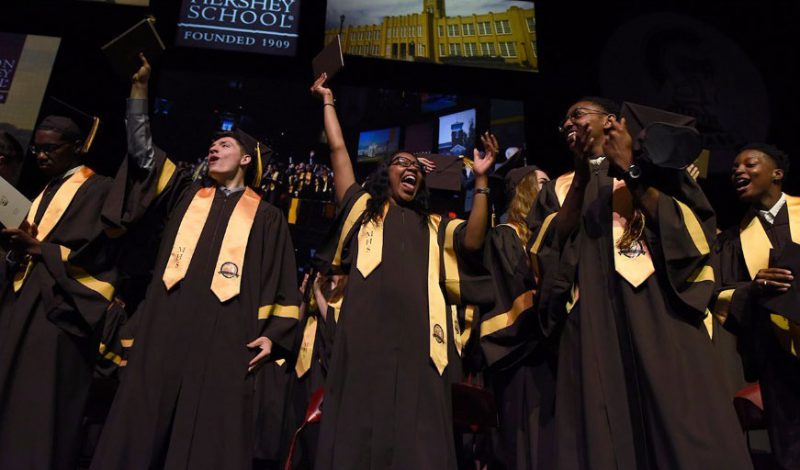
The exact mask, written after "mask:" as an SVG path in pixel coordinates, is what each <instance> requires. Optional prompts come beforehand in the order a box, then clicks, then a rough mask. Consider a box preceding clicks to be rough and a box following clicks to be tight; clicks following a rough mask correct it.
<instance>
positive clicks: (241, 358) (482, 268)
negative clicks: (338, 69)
mask: <svg viewBox="0 0 800 470" xmlns="http://www.w3.org/2000/svg"><path fill="white" fill-rule="evenodd" d="M131 72H132V86H131V93H130V97H129V99H128V101H127V110H126V131H127V156H126V158H125V160H124V161H123V163H122V165H121V166H120V168H119V170H118V172H117V173H116V175H115V176H114V177H113V178H112V177H106V176H101V175H99V174H96V173H95V172H94V171H92V170H91V169H90V168H88V167H87V166H85V165H84V164H83V159H84V156H85V154H86V152H87V151H88V150H89V147H90V144H91V140H92V138H91V135H87V133H88V130H87V129H84V128H81V126H80V125H79V124H78V123H77V122H76V121H75V120H74V119H72V118H70V117H68V116H48V117H46V118H45V119H44V120H43V121H42V122H41V123H40V124H39V126H38V127H37V129H36V130H35V134H34V139H33V145H32V147H31V149H30V154H31V155H32V158H35V159H36V162H37V166H38V168H39V170H40V171H41V172H42V174H44V175H45V176H46V177H47V178H48V180H49V182H48V184H47V185H46V187H45V188H44V190H43V191H42V192H41V194H40V195H39V196H37V197H36V199H35V200H34V201H33V203H32V206H31V208H30V211H29V213H28V215H27V218H26V220H25V221H24V222H23V224H22V226H20V227H18V228H15V227H6V228H4V229H3V231H2V244H3V248H4V250H6V257H5V261H4V266H3V271H2V282H3V286H2V293H0V469H17V468H25V469H75V468H79V466H84V465H88V466H90V468H92V469H96V470H104V469H115V470H116V469H131V470H145V469H178V468H180V469H192V470H194V469H252V468H256V469H278V468H287V469H288V468H294V469H316V470H341V469H356V470H361V469H374V470H382V469H396V470H405V469H431V470H440V469H456V468H459V469H462V468H464V469H466V468H472V469H474V468H478V469H489V470H491V469H513V470H531V469H565V470H572V469H575V470H577V469H716V468H719V469H723V468H724V469H750V468H754V465H755V466H757V467H759V468H778V469H791V468H800V439H799V438H798V436H800V364H798V353H797V351H798V349H800V324H798V322H797V320H798V311H797V310H796V308H797V302H796V301H795V297H793V296H792V295H794V296H796V290H797V286H796V284H795V281H794V277H793V273H794V269H795V268H798V267H800V264H798V262H800V256H798V255H797V254H796V253H797V248H796V246H797V245H796V244H797V243H800V199H798V198H795V197H793V196H789V195H787V194H784V193H783V191H782V185H783V182H784V181H785V178H786V175H787V173H788V170H789V158H788V156H787V155H786V154H785V153H784V152H782V151H780V150H779V149H777V148H775V147H774V146H771V145H766V144H752V145H748V146H746V147H744V148H743V149H742V150H741V152H740V153H739V154H738V155H737V156H736V159H735V161H734V162H732V170H731V184H732V185H733V186H734V188H735V190H736V192H737V194H738V196H739V199H740V201H741V203H742V204H743V205H746V206H747V212H746V216H745V219H744V220H743V221H742V222H741V224H740V225H737V226H735V227H732V228H730V229H729V230H726V231H724V232H720V230H719V229H718V227H717V224H716V218H715V213H714V209H713V208H712V207H711V205H710V204H709V202H708V200H707V198H706V196H705V195H704V194H703V191H702V190H701V188H700V186H699V185H698V184H697V182H696V177H697V174H696V171H694V169H693V167H691V166H690V167H689V168H690V169H691V171H690V170H687V165H686V163H690V162H691V161H692V160H693V159H694V158H695V157H696V156H697V155H696V154H692V155H678V160H681V161H684V160H685V162H684V163H681V164H679V165H675V164H674V161H673V160H675V155H676V154H680V153H681V152H683V153H686V152H688V150H687V149H689V148H691V146H686V145H681V144H680V142H684V141H685V140H686V139H687V135H689V134H691V133H689V134H687V131H686V130H685V129H684V128H682V127H681V126H672V127H668V128H667V131H664V129H663V128H659V129H655V128H653V127H650V128H646V129H645V132H641V133H638V134H637V135H633V136H632V135H631V132H629V130H628V126H627V122H626V120H625V119H624V118H621V117H620V109H619V105H617V104H616V103H614V102H612V101H610V100H607V99H604V98H600V97H585V98H581V99H579V100H577V101H576V102H574V103H572V104H571V106H570V107H569V108H568V109H567V111H566V114H565V117H564V119H563V121H562V122H561V123H560V127H559V130H560V132H561V134H562V135H563V137H564V141H565V145H566V147H567V148H568V151H569V154H570V155H571V156H572V159H573V162H574V170H573V171H570V172H568V173H566V174H564V175H560V176H559V177H557V178H554V179H553V180H552V181H550V180H549V178H547V177H546V175H544V173H543V172H541V171H540V170H537V169H536V168H535V167H533V166H523V167H520V168H515V169H513V170H511V171H508V172H507V173H505V174H503V185H504V187H503V188H501V189H500V190H501V191H504V192H505V196H506V197H505V198H504V199H505V203H504V204H503V207H498V206H497V205H496V204H494V205H493V204H492V199H490V194H491V192H492V191H497V190H498V188H497V187H496V186H495V187H493V188H492V189H490V185H489V178H490V176H491V174H492V172H493V171H494V170H495V160H496V156H497V154H498V152H499V143H498V141H497V139H496V138H495V136H494V135H492V134H491V133H489V132H486V133H484V134H482V135H481V136H480V141H481V149H477V148H476V149H474V151H473V152H472V155H471V159H469V168H470V170H469V171H470V174H471V175H474V190H473V191H474V195H473V200H472V204H471V210H470V211H469V214H468V216H467V218H466V219H465V220H462V219H458V218H453V217H450V216H448V215H445V214H439V213H435V211H433V210H432V209H431V204H430V197H429V196H430V193H429V189H428V187H427V185H426V177H427V175H428V174H429V173H430V172H431V171H435V166H436V165H435V163H434V162H432V161H431V160H429V159H426V158H419V157H417V156H415V155H413V154H411V153H408V152H404V151H399V152H395V153H394V154H392V155H390V156H389V157H388V158H386V159H385V160H384V161H382V162H380V163H379V164H378V165H377V168H376V169H375V171H374V172H373V173H371V174H370V176H369V177H368V178H367V179H366V180H365V181H360V182H359V181H356V177H355V172H354V169H353V163H352V159H351V158H350V153H349V151H348V149H347V147H346V145H345V140H344V138H343V135H342V130H341V128H340V125H339V119H338V116H337V107H336V104H335V101H334V98H333V91H332V90H331V89H330V88H328V87H327V86H326V81H327V77H326V76H325V75H324V74H323V75H322V76H320V77H319V78H318V79H317V80H316V81H315V82H314V84H313V85H312V87H311V93H312V94H313V95H314V96H315V97H317V98H318V99H319V100H320V102H321V108H322V111H321V112H322V114H323V123H324V128H325V133H326V137H327V142H328V145H329V146H330V152H331V168H328V167H326V166H324V165H320V164H314V163H297V164H293V165H289V166H287V167H285V168H284V167H282V166H280V165H279V164H278V163H275V162H271V163H266V162H265V158H264V157H265V155H266V154H267V152H268V150H267V149H266V148H265V146H264V145H263V144H262V143H261V142H259V141H258V140H257V139H255V138H253V137H252V136H251V135H249V134H247V133H246V132H244V131H242V130H240V129H235V130H233V131H229V132H221V133H219V134H216V135H214V136H212V137H211V138H210V139H209V141H210V145H209V149H208V155H207V156H206V157H205V158H204V159H203V161H202V162H199V163H200V165H188V164H181V163H175V162H173V161H172V160H171V159H170V156H169V155H167V154H166V153H165V152H164V151H163V150H161V149H160V148H159V146H158V144H157V141H158V140H160V139H166V138H168V137H169V136H159V135H152V134H151V129H150V121H149V115H148V97H149V83H148V82H149V77H150V73H151V68H150V65H149V63H148V62H147V60H146V58H145V57H144V56H141V66H140V68H139V69H138V70H132V71H131ZM133 72H135V73H133ZM654 129H655V130H654ZM656 130H657V131H658V132H656ZM665 132H666V133H665ZM657 139H661V140H657ZM676 142H677V144H676ZM17 147H18V146H17ZM665 147H669V148H670V149H671V152H670V155H671V156H670V159H667V160H668V161H667V160H664V159H661V160H660V159H659V158H658V155H657V154H658V152H659V151H660V149H661V150H663V149H664V148H665ZM12 151H13V152H17V153H18V154H20V153H21V149H19V148H16V147H13V145H11V144H9V143H7V140H6V136H5V135H3V134H0V154H2V155H0V164H3V165H4V164H6V163H7V162H12V161H18V160H19V159H20V158H21V156H20V155H16V156H15V157H13V158H12V157H10V156H7V155H5V154H8V155H11V153H12ZM0 170H3V166H1V165H0ZM286 198H300V199H317V200H322V201H328V200H332V201H335V202H336V204H337V212H336V217H335V219H334V221H333V227H332V229H331V233H330V234H329V236H328V238H327V239H326V241H325V242H324V243H322V245H321V246H319V247H318V248H317V250H316V255H315V260H314V263H313V269H312V270H311V272H310V273H308V272H307V273H306V274H305V277H304V278H303V279H302V281H301V283H300V285H299V286H298V279H297V277H298V269H297V266H296V263H295V253H294V249H293V243H292V239H291V237H290V232H289V229H288V224H287V220H286V216H285V215H284V213H283V211H281V210H280V209H278V208H276V206H278V207H280V204H282V203H283V201H285V200H286ZM493 211H494V212H495V213H494V217H493V216H492V215H493V214H492V212H493ZM501 214H502V215H501ZM492 220H496V221H497V222H498V223H497V224H494V223H492ZM500 221H502V222H503V223H499V222H500ZM132 286H138V288H133V287H132ZM132 292H138V294H136V295H134V294H131V293H132ZM134 297H138V298H136V299H134ZM99 366H102V367H99ZM98 371H102V373H103V374H104V375H110V376H111V377H112V379H111V380H112V381H113V382H114V383H115V384H116V383H117V382H118V387H116V393H115V394H113V402H112V403H111V405H110V410H107V416H106V415H105V412H104V413H103V415H104V418H103V420H104V423H103V425H102V430H101V432H100V433H99V438H96V436H93V435H92V433H90V432H87V409H89V408H91V407H92V405H93V403H92V402H91V400H93V399H97V398H96V397H97V394H96V393H95V392H93V387H96V386H97V375H98ZM755 383H757V384H759V385H760V392H759V393H760V397H759V398H758V399H755V400H754V401H756V402H759V403H761V402H763V405H761V408H762V411H763V415H764V421H765V423H766V428H767V431H768V434H769V441H770V445H771V450H772V452H771V454H770V456H769V457H768V458H767V459H766V460H760V459H758V458H754V457H753V455H751V453H750V452H749V449H748V442H747V440H746V435H745V432H744V431H743V424H742V423H741V422H740V418H741V417H739V416H737V413H736V409H735V408H734V405H733V398H734V395H735V394H736V393H737V392H738V391H740V390H741V389H743V388H745V387H746V386H748V384H755ZM750 386H751V388H750V389H748V390H752V385H750ZM745 427H746V426H745ZM87 449H88V450H87Z"/></svg>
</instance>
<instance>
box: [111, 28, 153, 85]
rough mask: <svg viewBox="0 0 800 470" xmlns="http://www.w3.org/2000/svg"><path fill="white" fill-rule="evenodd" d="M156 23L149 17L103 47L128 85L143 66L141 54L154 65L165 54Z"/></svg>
mask: <svg viewBox="0 0 800 470" xmlns="http://www.w3.org/2000/svg"><path fill="white" fill-rule="evenodd" d="M155 22H156V19H155V18H154V17H152V16H149V17H147V18H145V19H143V20H142V21H140V22H138V23H136V24H135V25H133V26H132V27H131V28H129V29H128V30H127V31H125V32H124V33H122V34H120V35H119V36H117V37H115V38H114V39H112V40H111V41H109V42H108V43H107V44H106V45H104V46H103V47H101V50H102V51H103V53H104V54H105V55H106V58H107V59H108V62H109V63H110V64H111V67H112V68H113V69H114V72H116V74H117V75H118V76H119V77H120V78H121V79H122V80H124V81H125V82H126V83H127V82H129V81H130V80H131V77H132V76H133V74H134V73H136V71H137V70H139V67H141V65H142V61H141V59H139V53H143V54H144V56H145V57H147V60H148V61H149V62H150V63H153V61H154V60H156V59H157V58H158V57H159V56H160V55H161V54H162V53H163V52H164V42H163V41H161V37H159V35H158V32H156V28H155Z"/></svg>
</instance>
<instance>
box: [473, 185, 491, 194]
mask: <svg viewBox="0 0 800 470" xmlns="http://www.w3.org/2000/svg"><path fill="white" fill-rule="evenodd" d="M475 192H476V193H478V194H486V195H487V196H488V195H489V192H490V190H489V187H488V186H487V187H485V188H475Z"/></svg>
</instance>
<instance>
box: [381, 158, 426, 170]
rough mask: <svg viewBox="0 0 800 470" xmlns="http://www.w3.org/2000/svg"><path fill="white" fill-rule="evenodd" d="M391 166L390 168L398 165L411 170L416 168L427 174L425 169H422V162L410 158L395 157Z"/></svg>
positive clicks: (390, 163)
mask: <svg viewBox="0 0 800 470" xmlns="http://www.w3.org/2000/svg"><path fill="white" fill-rule="evenodd" d="M389 165H390V166H391V165H397V166H399V167H402V168H409V167H412V166H414V167H416V168H417V170H419V171H420V172H421V173H425V169H424V168H422V164H421V163H420V162H418V161H417V160H411V159H410V158H406V157H403V156H400V157H394V158H393V159H392V161H391V162H389Z"/></svg>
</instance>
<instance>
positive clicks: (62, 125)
mask: <svg viewBox="0 0 800 470" xmlns="http://www.w3.org/2000/svg"><path fill="white" fill-rule="evenodd" d="M42 111H43V112H42V114H44V115H45V118H44V119H42V120H41V122H39V125H38V126H36V129H37V130H51V131H56V132H59V133H61V135H62V136H64V139H65V140H69V141H81V142H83V145H82V146H81V148H80V153H82V154H86V153H88V152H89V150H90V149H91V147H92V144H93V143H94V139H95V137H96V136H97V131H98V129H99V127H100V118H99V117H97V116H92V115H90V114H87V113H85V112H83V111H81V110H80V109H78V108H76V107H74V106H72V105H70V104H68V103H66V102H65V101H62V100H60V99H58V98H56V97H53V96H50V97H48V98H47V100H46V102H45V105H44V107H43V109H42Z"/></svg>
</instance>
